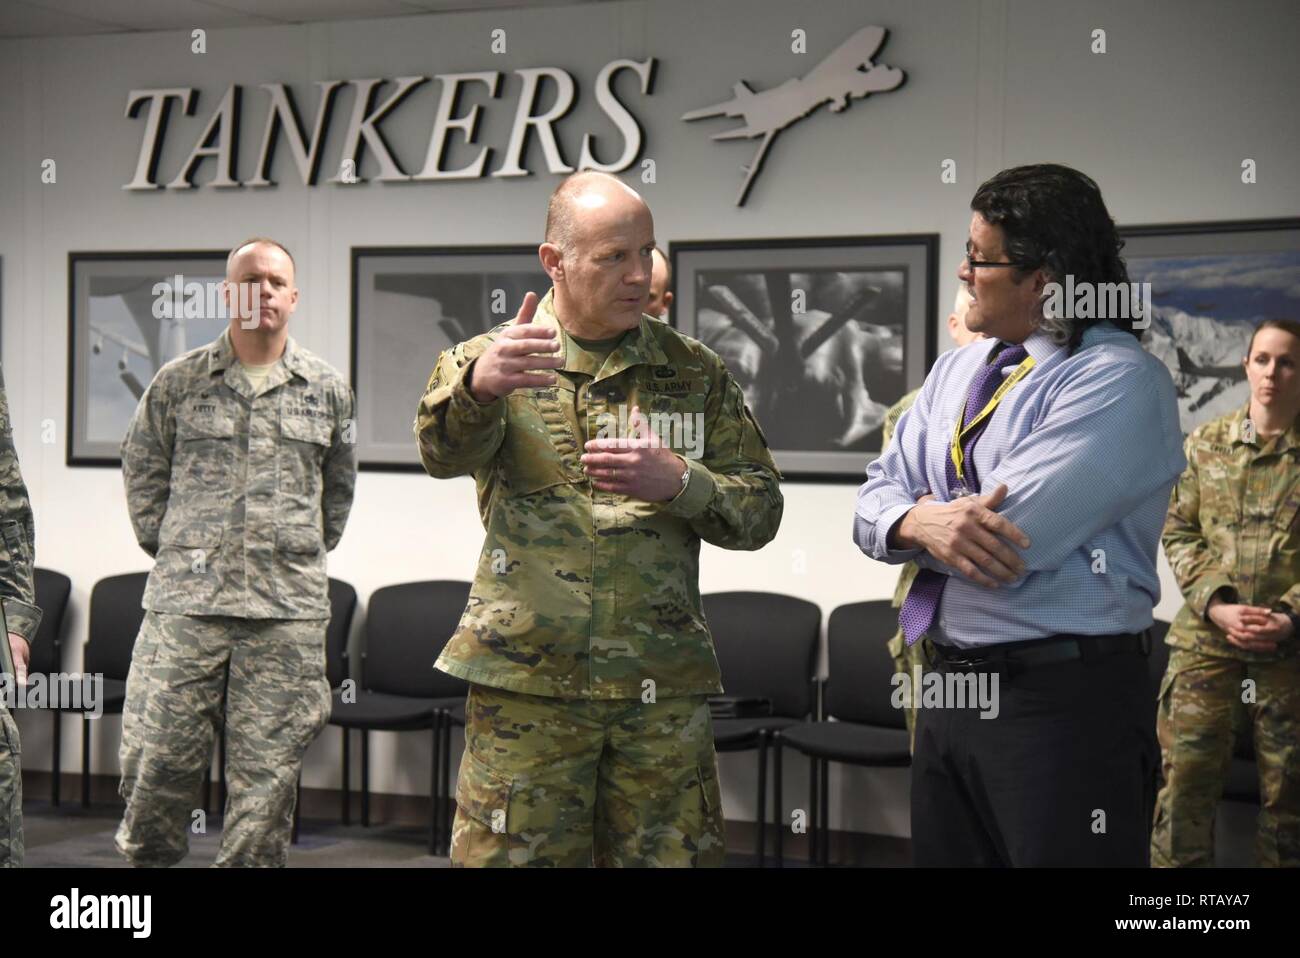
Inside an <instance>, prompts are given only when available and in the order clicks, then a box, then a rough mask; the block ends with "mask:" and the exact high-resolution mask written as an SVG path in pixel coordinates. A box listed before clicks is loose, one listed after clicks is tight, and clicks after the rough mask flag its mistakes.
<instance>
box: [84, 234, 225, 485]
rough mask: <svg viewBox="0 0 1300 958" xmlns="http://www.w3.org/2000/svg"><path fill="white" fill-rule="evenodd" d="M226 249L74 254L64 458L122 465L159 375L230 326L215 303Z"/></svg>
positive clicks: (89, 464) (100, 464)
mask: <svg viewBox="0 0 1300 958" xmlns="http://www.w3.org/2000/svg"><path fill="white" fill-rule="evenodd" d="M226 255H227V253H226V251H224V250H185V251H175V250H166V251H122V252H116V251H114V252H70V253H69V254H68V409H67V437H68V438H67V445H66V462H67V465H69V466H106V467H113V468H118V467H120V466H121V464H122V463H121V458H120V447H121V443H122V438H123V436H125V434H126V429H127V427H128V425H129V424H130V421H131V417H132V415H134V413H135V408H136V405H137V403H138V402H139V399H140V396H141V394H143V392H144V390H145V388H146V387H147V386H148V385H149V383H150V381H151V380H152V379H153V377H154V375H155V374H156V373H157V372H158V370H159V369H160V368H162V366H163V365H164V364H165V363H167V362H169V361H170V360H172V359H175V358H176V357H178V356H180V355H182V354H184V353H185V352H187V351H188V350H190V349H194V348H195V347H197V346H202V345H204V344H206V343H209V342H211V341H212V340H214V339H216V338H217V337H218V336H219V335H221V331H222V330H223V329H225V328H226V326H227V325H229V320H228V318H226V316H225V315H224V314H223V312H222V310H223V309H224V307H223V306H218V307H217V308H213V303H214V299H219V287H218V285H217V284H219V283H220V282H221V281H223V280H224V279H225V275H226ZM178 278H179V280H180V284H179V286H178V285H177V279H178ZM160 284H162V285H161V286H160ZM163 286H165V287H166V291H165V292H164V291H163V289H162V287H163ZM187 288H188V289H189V290H190V292H191V293H193V294H194V295H188V296H187V295H186V289H187ZM114 357H116V361H114Z"/></svg>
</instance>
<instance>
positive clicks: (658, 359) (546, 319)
mask: <svg viewBox="0 0 1300 958" xmlns="http://www.w3.org/2000/svg"><path fill="white" fill-rule="evenodd" d="M533 322H535V323H538V324H539V325H542V326H552V327H554V328H556V329H558V330H560V333H561V337H562V339H563V346H562V347H561V348H562V349H563V350H564V365H563V366H561V367H560V369H561V370H563V371H564V372H581V373H585V372H587V370H586V368H585V366H584V365H583V363H582V362H581V360H580V359H578V358H577V355H576V353H577V349H576V344H572V345H571V343H570V337H569V333H568V331H567V330H566V329H565V328H564V327H563V326H561V325H560V321H559V319H558V318H557V317H556V315H555V289H554V287H552V288H551V289H549V290H547V291H546V295H545V296H544V297H542V301H541V302H540V303H538V304H537V312H536V314H535V315H534V316H533ZM653 322H656V320H653V319H651V318H650V317H648V316H646V315H645V314H644V313H643V314H642V315H641V325H640V327H638V328H637V329H635V330H632V331H631V335H628V336H624V337H623V341H622V342H620V343H619V344H618V346H617V347H615V349H614V351H613V352H612V353H610V354H609V356H608V357H607V358H606V359H605V365H604V366H602V367H601V374H600V375H599V376H597V377H596V379H595V380H593V381H599V380H601V379H609V378H610V377H611V376H616V375H618V374H619V373H621V372H622V371H623V370H625V369H629V368H631V367H632V366H639V365H642V364H645V365H650V366H664V365H667V363H668V356H667V355H666V354H665V353H664V351H663V349H662V348H661V347H660V345H659V341H658V340H657V339H656V338H655V335H654V332H653V330H652V329H651V326H650V324H651V323H653Z"/></svg>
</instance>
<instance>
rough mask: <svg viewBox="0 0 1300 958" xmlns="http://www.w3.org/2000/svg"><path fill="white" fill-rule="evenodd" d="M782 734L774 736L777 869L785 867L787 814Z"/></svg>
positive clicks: (773, 810) (774, 806) (774, 819)
mask: <svg viewBox="0 0 1300 958" xmlns="http://www.w3.org/2000/svg"><path fill="white" fill-rule="evenodd" d="M781 751H782V749H781V733H780V732H777V733H775V734H774V735H773V736H772V825H773V827H774V828H775V829H776V867H777V868H784V867H785V812H784V810H783V809H784V806H783V804H782V795H781V792H782V788H781Z"/></svg>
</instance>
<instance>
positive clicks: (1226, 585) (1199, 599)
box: [1187, 575, 1237, 622]
mask: <svg viewBox="0 0 1300 958" xmlns="http://www.w3.org/2000/svg"><path fill="white" fill-rule="evenodd" d="M1220 589H1231V590H1232V591H1233V592H1234V593H1235V592H1236V591H1237V587H1236V586H1234V585H1233V584H1232V580H1231V579H1229V578H1228V577H1227V576H1224V575H1216V576H1211V577H1210V578H1208V579H1204V580H1202V581H1201V582H1198V583H1197V584H1196V588H1195V589H1193V590H1192V594H1191V595H1190V596H1187V604H1188V605H1189V606H1191V609H1192V611H1193V612H1195V613H1196V617H1197V618H1198V619H1200V620H1201V621H1202V622H1208V621H1209V619H1208V618H1206V613H1207V612H1208V611H1209V606H1210V600H1211V599H1212V598H1214V593H1216V592H1218V591H1219V590H1220Z"/></svg>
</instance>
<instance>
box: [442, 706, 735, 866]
mask: <svg viewBox="0 0 1300 958" xmlns="http://www.w3.org/2000/svg"><path fill="white" fill-rule="evenodd" d="M465 714H466V727H465V756H464V758H463V759H462V760H461V765H460V775H459V778H458V780H457V782H456V804H457V808H456V820H455V824H454V825H453V827H452V836H451V862H452V865H453V866H561V867H586V866H590V865H592V864H594V865H596V866H600V867H610V866H612V867H631V866H680V867H704V866H719V865H721V864H722V860H723V855H724V846H723V827H722V800H721V795H720V792H719V788H718V772H717V757H716V755H715V754H714V750H713V725H712V721H711V720H710V717H709V706H708V702H707V701H706V699H705V697H704V696H702V695H701V696H685V697H682V698H671V699H663V700H661V701H659V702H657V703H650V704H646V703H643V702H641V701H640V700H638V699H633V700H614V701H609V700H602V701H593V700H589V699H582V700H577V701H573V700H563V699H556V698H548V697H543V696H538V695H527V694H524V693H520V692H507V691H504V690H502V689H496V688H488V687H486V686H482V685H471V686H470V691H469V695H468V697H467V698H466V712H465Z"/></svg>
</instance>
